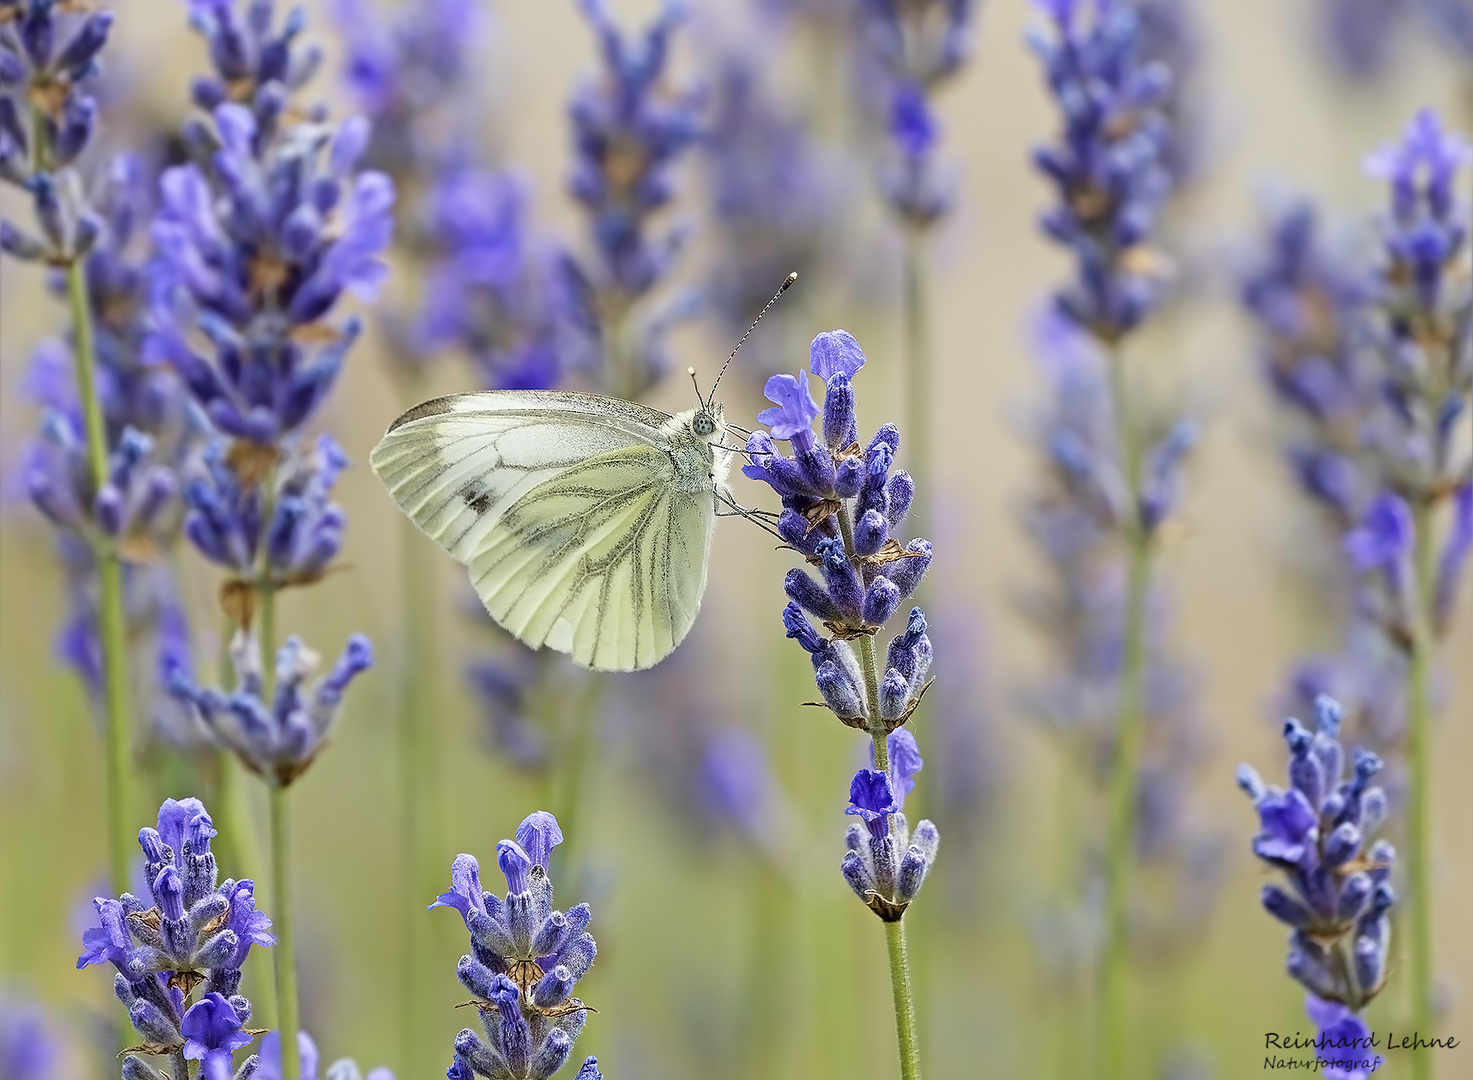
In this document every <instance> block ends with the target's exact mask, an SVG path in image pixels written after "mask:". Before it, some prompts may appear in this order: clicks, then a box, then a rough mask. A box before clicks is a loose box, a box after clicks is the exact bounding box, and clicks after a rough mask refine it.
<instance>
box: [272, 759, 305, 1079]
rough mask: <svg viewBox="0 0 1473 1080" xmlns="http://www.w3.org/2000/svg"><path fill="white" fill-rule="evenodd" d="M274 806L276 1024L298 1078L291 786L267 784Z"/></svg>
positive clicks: (287, 1068)
mask: <svg viewBox="0 0 1473 1080" xmlns="http://www.w3.org/2000/svg"><path fill="white" fill-rule="evenodd" d="M267 792H268V798H269V805H270V808H271V910H272V911H274V912H275V913H276V920H275V929H276V951H275V954H274V956H273V957H272V959H273V960H274V961H275V962H276V1014H277V1015H276V1026H277V1029H278V1031H279V1032H280V1035H281V1077H282V1080H298V1078H299V1077H300V1076H301V1062H300V1061H299V1059H298V1052H297V1028H298V1020H297V943H296V942H297V939H296V928H295V919H293V917H292V908H291V817H290V814H289V807H288V804H287V795H288V792H287V786H286V785H285V784H280V783H273V784H270V785H268V787H267Z"/></svg>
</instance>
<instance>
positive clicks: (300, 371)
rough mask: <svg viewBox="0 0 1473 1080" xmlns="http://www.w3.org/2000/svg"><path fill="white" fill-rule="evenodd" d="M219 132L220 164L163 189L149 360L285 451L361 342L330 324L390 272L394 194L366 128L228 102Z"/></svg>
mask: <svg viewBox="0 0 1473 1080" xmlns="http://www.w3.org/2000/svg"><path fill="white" fill-rule="evenodd" d="M222 6H223V8H224V9H228V8H229V5H228V3H227V4H222ZM282 105H283V106H284V105H285V99H283V101H282ZM208 136H209V138H210V139H211V140H212V141H211V147H212V150H211V154H210V157H209V167H208V168H206V167H204V166H203V165H202V164H198V163H191V164H188V165H181V166H176V167H175V168H172V169H168V170H166V171H165V172H164V174H163V177H162V179H161V181H160V185H159V190H160V204H161V205H160V209H159V213H158V216H157V217H156V218H155V219H154V223H153V238H154V243H155V245H156V247H157V249H158V251H159V255H160V258H159V263H158V265H157V268H156V270H155V272H154V274H153V277H154V282H153V285H154V289H153V300H152V304H151V310H152V318H153V334H152V336H151V337H150V339H149V343H148V348H149V355H150V356H154V357H159V358H163V359H165V360H167V361H168V362H169V363H171V364H172V365H173V366H174V368H175V370H177V371H178V372H179V374H180V376H181V378H182V379H183V381H184V383H185V385H186V386H187V387H188V389H189V392H190V394H191V395H192V396H193V397H194V399H195V400H196V401H197V402H198V404H199V406H200V408H201V409H203V410H204V412H205V413H206V414H207V415H208V416H209V418H210V421H211V423H213V424H214V426H215V427H216V428H217V429H218V430H219V431H220V432H222V433H223V434H225V435H226V436H229V437H231V438H235V439H239V440H244V441H247V442H250V443H255V444H259V445H261V446H268V447H269V446H274V445H276V444H277V443H278V442H279V441H280V440H281V439H282V438H283V437H285V436H286V435H289V434H291V433H293V432H295V431H297V430H299V429H300V428H301V426H302V425H303V424H304V423H305V422H306V421H307V420H308V419H309V418H310V417H311V416H312V415H313V413H314V412H315V411H316V410H317V408H318V407H319V406H320V405H321V403H322V401H323V400H324V398H325V397H326V396H327V393H328V391H329V390H331V388H332V385H333V383H334V381H335V380H336V378H337V375H338V371H339V370H340V368H341V366H342V361H343V356H344V354H345V353H346V352H347V350H348V348H349V346H351V345H352V343H353V341H354V339H355V338H356V337H357V335H358V329H359V324H358V321H357V320H356V319H349V320H347V321H346V322H344V323H342V324H339V325H333V324H331V323H329V322H328V321H327V320H328V318H329V317H330V316H331V315H332V313H333V310H334V309H335V308H336V306H337V303H338V300H339V298H340V296H341V295H342V294H343V293H344V292H345V291H346V292H352V293H354V294H355V295H358V296H360V297H363V298H371V297H372V296H373V295H374V294H375V293H376V292H377V290H378V287H379V285H380V284H381V283H382V281H383V279H384V277H385V275H386V273H387V269H386V267H385V265H384V263H383V262H382V261H381V260H380V258H379V256H380V254H381V253H382V252H383V250H384V249H385V248H386V247H387V246H388V243H389V239H390V236H391V234H392V232H393V226H394V219H393V205H394V185H393V183H392V181H390V180H389V178H388V177H387V176H385V175H384V174H382V173H376V172H355V171H354V167H355V164H356V162H357V160H358V159H359V157H360V156H361V155H362V153H363V150H364V147H365V145H366V143H367V139H368V127H367V124H366V123H365V122H364V121H362V120H361V119H360V120H350V121H348V122H347V123H345V124H343V125H342V126H341V127H339V128H337V129H333V128H331V127H329V126H327V125H325V124H320V123H304V124H298V125H296V126H293V127H290V128H285V129H277V128H276V127H275V126H274V125H271V124H266V123H264V122H263V120H262V118H261V117H260V116H259V115H258V114H257V113H253V112H252V111H250V110H249V109H247V108H245V107H244V106H241V105H237V104H234V103H229V102H227V103H225V104H221V105H219V106H218V107H217V108H216V109H215V110H214V127H213V129H212V130H211V131H209V132H208ZM201 339H202V340H203V342H205V343H206V344H207V345H208V348H206V349H201V348H199V345H198V342H199V341H200V340H201Z"/></svg>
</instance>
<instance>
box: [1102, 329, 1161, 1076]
mask: <svg viewBox="0 0 1473 1080" xmlns="http://www.w3.org/2000/svg"><path fill="white" fill-rule="evenodd" d="M1109 363H1110V391H1111V398H1112V401H1111V405H1112V407H1113V409H1114V413H1115V425H1116V445H1117V452H1118V454H1119V460H1120V466H1121V473H1122V476H1123V478H1124V481H1125V488H1126V496H1127V505H1128V514H1129V516H1128V518H1127V520H1126V522H1125V524H1124V531H1125V544H1126V559H1127V561H1128V570H1127V574H1128V577H1127V582H1126V598H1125V625H1124V628H1123V638H1124V641H1123V651H1122V656H1121V668H1120V699H1119V708H1118V717H1117V736H1116V746H1115V763H1114V772H1113V774H1112V776H1111V778H1110V789H1109V807H1108V814H1109V817H1108V819H1107V820H1108V831H1107V834H1106V850H1105V928H1104V930H1105V936H1104V942H1103V943H1102V945H1101V954H1100V1004H1099V1015H1098V1017H1097V1043H1098V1047H1097V1049H1098V1053H1097V1059H1096V1060H1097V1061H1098V1062H1099V1070H1100V1075H1101V1076H1102V1077H1103V1078H1104V1080H1117V1078H1119V1077H1122V1076H1124V1075H1125V1074H1124V1062H1123V1060H1122V1058H1123V1055H1124V1051H1125V968H1126V916H1127V910H1128V900H1129V886H1130V876H1131V875H1130V869H1131V863H1132V856H1133V847H1134V838H1135V802H1136V783H1137V778H1138V776H1139V773H1140V761H1141V743H1142V728H1143V726H1144V721H1145V717H1144V713H1145V701H1144V697H1145V661H1146V626H1145V623H1146V598H1147V591H1148V589H1149V587H1150V559H1151V551H1150V544H1149V539H1148V537H1147V536H1146V535H1145V534H1144V532H1143V531H1142V529H1141V524H1140V520H1139V516H1138V507H1139V504H1140V499H1139V483H1140V460H1139V459H1140V451H1139V447H1138V446H1137V441H1136V433H1135V430H1134V425H1133V423H1132V421H1131V415H1130V408H1129V395H1128V393H1127V391H1126V386H1125V371H1124V362H1123V360H1122V358H1121V354H1120V351H1119V348H1118V347H1117V348H1115V349H1113V350H1111V352H1110V358H1109Z"/></svg>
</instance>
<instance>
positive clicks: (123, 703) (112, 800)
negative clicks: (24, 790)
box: [66, 259, 134, 896]
mask: <svg viewBox="0 0 1473 1080" xmlns="http://www.w3.org/2000/svg"><path fill="white" fill-rule="evenodd" d="M66 281H67V299H68V301H69V303H70V306H71V315H72V334H73V342H72V351H73V356H74V358H75V362H76V372H77V394H78V396H79V397H80V398H81V404H82V418H83V423H84V424H85V427H86V434H87V464H88V469H89V471H90V473H91V479H92V490H93V491H98V490H100V489H101V488H102V485H103V484H104V483H106V482H107V458H108V453H107V426H106V424H105V423H104V421H103V417H102V403H101V402H100V401H99V400H98V398H97V374H96V368H97V357H96V353H95V352H94V351H93V342H92V305H91V303H90V302H89V301H88V298H87V277H86V269H85V267H84V265H83V263H82V261H81V260H80V259H73V260H72V261H71V262H69V263H68V264H67V268H66ZM92 557H93V561H94V562H95V563H96V564H97V637H98V641H99V642H100V644H101V646H102V704H103V732H104V740H105V743H106V754H107V768H106V774H107V822H108V830H107V831H108V842H107V853H108V876H109V879H110V881H111V883H112V889H113V893H114V894H115V895H117V896H121V895H122V894H123V893H125V892H128V891H129V888H130V884H131V883H130V882H129V880H128V876H129V875H128V867H129V866H130V865H131V864H132V860H133V844H134V834H133V814H132V793H131V790H130V789H131V786H132V777H131V771H132V741H131V735H130V733H129V718H128V711H129V709H128V706H129V699H128V627H127V623H126V621H125V617H124V613H123V567H122V564H121V563H120V562H119V560H118V553H117V549H116V548H115V547H114V546H113V545H112V544H111V543H110V542H109V541H107V540H105V539H102V538H94V539H93V541H92Z"/></svg>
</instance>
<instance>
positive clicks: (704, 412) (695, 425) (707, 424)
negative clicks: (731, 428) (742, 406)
mask: <svg viewBox="0 0 1473 1080" xmlns="http://www.w3.org/2000/svg"><path fill="white" fill-rule="evenodd" d="M719 411H720V409H719V408H716V407H712V406H709V405H708V406H705V407H703V408H700V409H698V410H696V415H695V416H693V417H691V421H690V429H691V430H692V431H694V432H695V433H696V434H697V435H699V436H700V437H701V438H703V439H704V438H706V436H708V435H714V434H715V433H716V424H717V413H718V412H719Z"/></svg>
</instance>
